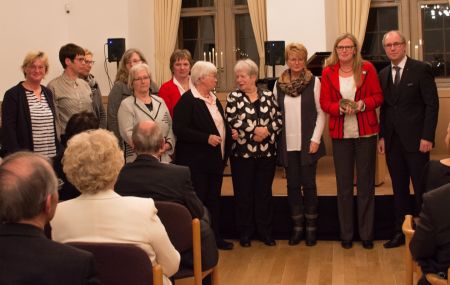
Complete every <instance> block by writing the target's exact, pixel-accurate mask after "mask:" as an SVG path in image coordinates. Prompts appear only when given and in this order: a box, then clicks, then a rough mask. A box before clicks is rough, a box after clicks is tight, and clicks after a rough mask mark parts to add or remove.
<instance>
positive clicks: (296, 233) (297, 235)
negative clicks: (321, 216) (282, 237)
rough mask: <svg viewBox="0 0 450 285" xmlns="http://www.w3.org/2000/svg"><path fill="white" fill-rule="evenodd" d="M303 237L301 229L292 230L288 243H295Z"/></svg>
mask: <svg viewBox="0 0 450 285" xmlns="http://www.w3.org/2000/svg"><path fill="white" fill-rule="evenodd" d="M302 239H303V231H295V230H294V231H293V232H292V235H291V238H290V239H289V242H288V244H289V245H297V244H299V243H300V241H301V240H302Z"/></svg>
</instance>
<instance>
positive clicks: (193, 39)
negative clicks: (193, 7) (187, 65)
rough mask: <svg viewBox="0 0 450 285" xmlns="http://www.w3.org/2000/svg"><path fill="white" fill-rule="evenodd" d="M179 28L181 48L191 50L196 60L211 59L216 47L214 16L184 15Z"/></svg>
mask: <svg viewBox="0 0 450 285" xmlns="http://www.w3.org/2000/svg"><path fill="white" fill-rule="evenodd" d="M178 29H179V31H178V37H179V38H178V42H179V43H180V48H185V49H187V50H189V51H190V52H191V54H192V57H193V59H194V61H196V60H203V59H206V60H210V57H211V56H212V55H211V54H210V52H212V49H213V48H214V47H215V33H214V30H215V28H214V16H199V17H182V18H180V26H179V28H178Z"/></svg>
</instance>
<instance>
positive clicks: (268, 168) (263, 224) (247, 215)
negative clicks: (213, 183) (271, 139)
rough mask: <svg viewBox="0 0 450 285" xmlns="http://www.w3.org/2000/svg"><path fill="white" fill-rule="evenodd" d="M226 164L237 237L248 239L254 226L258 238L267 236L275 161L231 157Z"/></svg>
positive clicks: (271, 210)
mask: <svg viewBox="0 0 450 285" xmlns="http://www.w3.org/2000/svg"><path fill="white" fill-rule="evenodd" d="M230 162H231V174H232V179H233V190H234V197H235V199H236V225H237V227H238V230H239V233H240V235H241V237H244V236H245V237H251V236H252V234H253V232H254V231H255V226H256V230H257V232H258V234H259V236H260V238H261V239H265V238H267V237H269V236H271V235H272V218H273V209H272V182H273V178H274V175H275V163H276V160H275V158H267V157H264V158H242V157H231V158H230Z"/></svg>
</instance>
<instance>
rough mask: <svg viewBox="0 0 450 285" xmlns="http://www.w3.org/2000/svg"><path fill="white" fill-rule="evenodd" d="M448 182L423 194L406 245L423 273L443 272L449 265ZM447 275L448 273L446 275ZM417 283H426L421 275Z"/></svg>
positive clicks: (449, 191) (449, 215)
mask: <svg viewBox="0 0 450 285" xmlns="http://www.w3.org/2000/svg"><path fill="white" fill-rule="evenodd" d="M449 205H450V184H446V185H444V186H441V187H439V188H437V189H435V190H432V191H430V192H427V193H425V194H424V195H423V206H422V211H421V212H420V215H419V220H418V222H417V225H416V231H415V232H414V235H413V237H412V239H411V243H410V245H409V247H410V249H411V254H412V256H413V258H414V259H415V260H417V262H418V263H419V264H420V267H421V268H422V272H423V273H424V275H425V274H426V273H438V274H439V275H441V276H442V275H444V276H445V275H446V274H447V268H448V267H449V266H450V208H449ZM447 278H448V276H447ZM417 284H420V285H422V284H429V283H428V282H427V281H426V280H425V278H424V277H423V278H422V279H421V280H420V281H419V282H418V283H417Z"/></svg>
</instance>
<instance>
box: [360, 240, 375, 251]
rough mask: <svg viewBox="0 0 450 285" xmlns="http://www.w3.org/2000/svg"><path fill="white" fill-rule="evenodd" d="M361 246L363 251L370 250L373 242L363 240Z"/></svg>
mask: <svg viewBox="0 0 450 285" xmlns="http://www.w3.org/2000/svg"><path fill="white" fill-rule="evenodd" d="M362 246H363V247H364V248H365V249H372V248H373V241H371V240H363V241H362Z"/></svg>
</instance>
